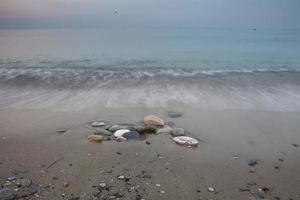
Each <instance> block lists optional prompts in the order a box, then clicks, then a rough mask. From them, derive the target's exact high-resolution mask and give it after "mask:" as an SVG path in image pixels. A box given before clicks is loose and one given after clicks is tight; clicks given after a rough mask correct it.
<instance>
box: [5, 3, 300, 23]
mask: <svg viewBox="0 0 300 200" xmlns="http://www.w3.org/2000/svg"><path fill="white" fill-rule="evenodd" d="M120 26H121V27H214V28H218V27H221V28H253V27H255V28H293V29H294V28H296V29H299V28H300V0H0V28H65V27H120Z"/></svg>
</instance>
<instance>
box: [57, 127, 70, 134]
mask: <svg viewBox="0 0 300 200" xmlns="http://www.w3.org/2000/svg"><path fill="white" fill-rule="evenodd" d="M67 130H68V129H66V128H59V129H56V132H57V133H64V132H66V131H67Z"/></svg>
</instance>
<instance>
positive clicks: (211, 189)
mask: <svg viewBox="0 0 300 200" xmlns="http://www.w3.org/2000/svg"><path fill="white" fill-rule="evenodd" d="M207 190H208V191H209V192H214V191H215V188H213V187H208V188H207Z"/></svg>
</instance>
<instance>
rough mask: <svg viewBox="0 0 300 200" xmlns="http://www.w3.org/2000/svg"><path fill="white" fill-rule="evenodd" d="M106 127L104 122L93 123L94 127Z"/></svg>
mask: <svg viewBox="0 0 300 200" xmlns="http://www.w3.org/2000/svg"><path fill="white" fill-rule="evenodd" d="M105 125H106V122H103V121H96V122H92V123H91V126H93V127H101V126H105Z"/></svg>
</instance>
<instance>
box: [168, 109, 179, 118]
mask: <svg viewBox="0 0 300 200" xmlns="http://www.w3.org/2000/svg"><path fill="white" fill-rule="evenodd" d="M167 114H168V117H170V118H178V117H181V116H182V113H181V112H178V111H167Z"/></svg>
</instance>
